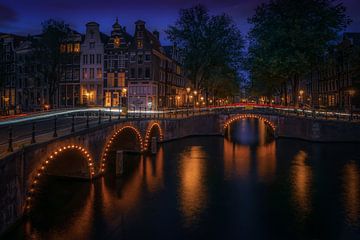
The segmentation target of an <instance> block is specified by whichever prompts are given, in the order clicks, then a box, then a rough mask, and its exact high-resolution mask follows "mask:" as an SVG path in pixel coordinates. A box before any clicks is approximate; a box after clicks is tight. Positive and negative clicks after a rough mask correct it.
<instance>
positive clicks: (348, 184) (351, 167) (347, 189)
mask: <svg viewBox="0 0 360 240" xmlns="http://www.w3.org/2000/svg"><path fill="white" fill-rule="evenodd" d="M344 204H345V211H346V217H347V221H348V222H349V224H350V225H353V226H359V213H360V172H359V168H358V166H357V165H356V163H355V162H354V161H351V162H349V163H347V164H346V165H345V166H344Z"/></svg>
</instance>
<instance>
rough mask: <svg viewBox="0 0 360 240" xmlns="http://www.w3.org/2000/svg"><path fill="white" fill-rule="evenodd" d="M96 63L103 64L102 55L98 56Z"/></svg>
mask: <svg viewBox="0 0 360 240" xmlns="http://www.w3.org/2000/svg"><path fill="white" fill-rule="evenodd" d="M96 63H97V64H101V54H96Z"/></svg>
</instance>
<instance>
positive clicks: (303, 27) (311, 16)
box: [247, 0, 350, 103]
mask: <svg viewBox="0 0 360 240" xmlns="http://www.w3.org/2000/svg"><path fill="white" fill-rule="evenodd" d="M248 21H249V23H250V24H252V27H251V30H250V32H249V40H250V46H249V57H248V59H247V60H248V61H247V66H248V69H249V71H250V75H251V79H252V81H253V86H254V88H255V89H254V90H255V92H258V93H267V94H269V93H274V91H280V90H283V88H284V86H285V87H286V84H290V85H291V86H292V90H293V94H292V95H293V101H294V102H295V103H296V99H297V97H296V96H297V94H296V93H297V91H298V81H299V78H300V77H301V76H302V75H304V74H306V73H307V72H308V71H309V70H310V69H311V68H312V67H313V66H315V65H316V63H317V60H318V59H319V58H321V57H322V56H323V55H324V53H325V52H326V51H327V49H328V47H329V44H331V43H332V42H333V41H335V40H336V39H337V37H338V33H339V31H341V30H343V29H344V28H345V27H346V26H347V25H348V24H349V23H350V19H349V18H348V17H347V15H346V13H345V7H344V6H343V4H341V3H339V4H335V1H333V0H301V1H299V0H271V1H270V2H269V3H263V4H261V5H259V6H258V7H257V8H256V11H255V14H254V15H253V16H252V17H251V18H250V19H249V20H248Z"/></svg>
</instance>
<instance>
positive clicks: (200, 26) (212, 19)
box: [166, 5, 244, 95]
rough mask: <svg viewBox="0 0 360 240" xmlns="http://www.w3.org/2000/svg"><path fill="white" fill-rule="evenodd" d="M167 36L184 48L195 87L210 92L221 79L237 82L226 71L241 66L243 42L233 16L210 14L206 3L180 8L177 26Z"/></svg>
mask: <svg viewBox="0 0 360 240" xmlns="http://www.w3.org/2000/svg"><path fill="white" fill-rule="evenodd" d="M166 33H167V34H168V38H169V39H170V40H171V41H172V42H174V44H176V46H177V47H179V48H180V49H181V50H182V54H183V57H184V65H185V68H186V69H187V71H188V72H189V78H190V79H191V80H193V83H194V87H195V88H196V89H200V90H204V91H205V94H206V95H207V94H208V93H209V92H211V91H213V90H214V86H216V85H217V84H215V83H214V81H216V80H218V79H217V78H221V79H223V80H226V81H229V82H231V81H235V80H236V78H234V76H232V75H227V74H223V73H224V72H228V71H229V70H230V71H232V72H236V71H237V70H238V69H239V66H240V63H241V60H242V56H243V48H244V41H243V38H242V36H241V34H240V31H239V30H238V28H237V27H236V25H235V24H234V22H233V20H232V19H231V17H230V16H228V15H226V14H221V15H215V16H211V15H210V14H209V12H208V10H207V9H206V8H205V7H204V6H203V5H197V6H195V7H192V8H188V9H181V10H180V17H179V19H178V20H177V21H176V23H175V25H173V26H169V28H168V30H167V31H166Z"/></svg>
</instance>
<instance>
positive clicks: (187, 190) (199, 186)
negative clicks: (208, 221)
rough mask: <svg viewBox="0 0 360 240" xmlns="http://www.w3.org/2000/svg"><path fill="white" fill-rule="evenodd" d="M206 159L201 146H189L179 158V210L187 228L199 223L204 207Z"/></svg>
mask: <svg viewBox="0 0 360 240" xmlns="http://www.w3.org/2000/svg"><path fill="white" fill-rule="evenodd" d="M206 157H207V156H206V153H205V151H204V149H203V148H202V147H201V146H191V147H190V148H188V149H187V150H185V151H184V152H183V153H182V154H181V156H180V162H179V164H180V166H179V178H180V179H179V181H180V185H179V195H180V208H181V212H182V214H183V218H184V222H185V226H187V227H190V226H191V225H192V224H196V223H197V221H199V217H200V213H201V212H202V210H203V209H204V208H205V207H206V186H205V184H204V180H205V178H206V176H205V164H206Z"/></svg>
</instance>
